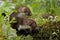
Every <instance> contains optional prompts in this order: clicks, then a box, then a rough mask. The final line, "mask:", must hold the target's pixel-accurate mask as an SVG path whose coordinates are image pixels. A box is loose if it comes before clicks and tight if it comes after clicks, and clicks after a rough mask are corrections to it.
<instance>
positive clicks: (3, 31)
mask: <svg viewBox="0 0 60 40" xmlns="http://www.w3.org/2000/svg"><path fill="white" fill-rule="evenodd" d="M59 2H60V0H12V2H8V1H7V0H3V1H1V2H0V40H20V39H21V40H32V39H33V38H32V36H30V35H28V36H27V37H25V36H23V35H21V36H17V35H16V31H15V30H14V29H12V28H11V27H10V24H9V15H10V14H11V13H12V12H14V11H17V10H16V9H15V8H18V7H19V6H21V5H23V6H27V7H29V8H30V10H31V12H32V16H31V17H32V19H34V20H35V21H36V23H37V25H38V26H41V25H43V27H42V28H40V30H39V33H38V34H37V36H38V35H39V36H40V37H42V38H41V40H42V39H43V37H46V36H49V40H53V39H52V37H53V36H52V33H53V32H52V30H53V29H52V30H51V29H50V27H49V26H48V24H47V26H45V25H44V23H46V22H47V21H50V20H43V18H41V15H42V14H43V13H51V14H54V15H56V16H58V18H56V19H54V20H52V21H59V20H60V14H59V13H60V3H59ZM2 13H5V14H6V15H7V17H8V18H7V19H6V18H5V17H3V16H2V15H1V14H2ZM46 27H47V28H46ZM55 30H59V29H55ZM54 32H55V31H54ZM59 33H60V30H59ZM59 33H58V32H57V37H58V36H59V35H60V34H59ZM35 36H36V35H35ZM37 36H36V37H37ZM33 37H34V36H33ZM57 37H56V39H55V40H58V39H57ZM34 40H35V39H34ZM37 40H39V38H38V39H37Z"/></svg>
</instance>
